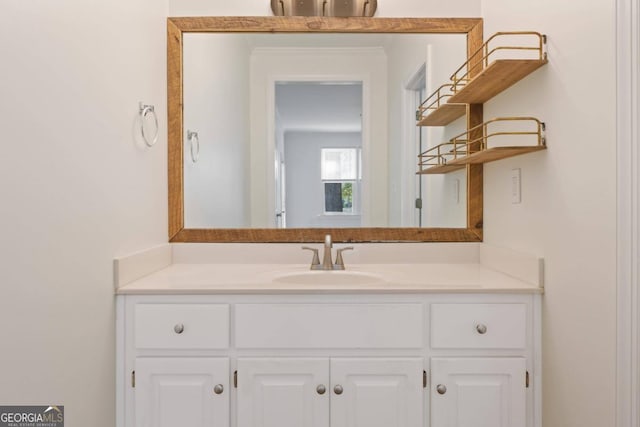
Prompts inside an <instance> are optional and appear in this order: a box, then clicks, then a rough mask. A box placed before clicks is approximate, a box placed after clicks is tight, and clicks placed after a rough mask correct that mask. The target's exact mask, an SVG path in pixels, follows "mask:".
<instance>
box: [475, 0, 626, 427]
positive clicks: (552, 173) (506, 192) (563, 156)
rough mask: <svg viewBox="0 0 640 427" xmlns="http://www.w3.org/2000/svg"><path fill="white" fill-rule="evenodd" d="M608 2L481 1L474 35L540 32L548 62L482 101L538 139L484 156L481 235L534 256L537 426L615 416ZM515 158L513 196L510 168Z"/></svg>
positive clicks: (584, 423)
mask: <svg viewBox="0 0 640 427" xmlns="http://www.w3.org/2000/svg"><path fill="white" fill-rule="evenodd" d="M614 12H615V2H613V1H609V0H590V1H586V2H558V1H555V0H539V1H536V2H531V1H524V0H483V2H482V13H483V17H484V18H485V37H487V36H489V35H491V34H492V33H493V32H496V31H508V30H536V31H541V32H544V33H546V34H548V35H549V61H550V62H549V64H548V65H546V66H545V67H544V68H542V69H540V70H538V71H537V72H536V73H535V74H533V75H531V76H529V77H528V78H527V79H526V80H523V81H522V82H520V83H518V84H517V85H516V86H514V87H513V88H511V89H509V90H508V91H507V92H504V93H503V94H501V95H500V96H498V97H497V98H495V99H494V100H493V101H491V102H490V103H488V104H487V105H486V106H485V118H492V117H496V116H500V115H533V116H537V117H539V118H540V119H542V120H544V121H545V122H546V123H547V140H548V150H547V151H545V152H540V153H535V154H529V155H526V156H522V157H514V158H511V159H507V160H503V161H500V162H496V163H492V164H489V165H487V166H485V176H484V194H485V199H484V200H485V201H484V207H485V211H484V212H485V213H484V229H485V241H486V242H488V243H490V244H495V245H500V246H506V247H510V248H514V249H519V250H524V251H527V252H533V253H537V254H539V255H541V256H543V257H544V258H545V270H546V275H545V276H546V277H545V282H546V283H545V289H546V291H545V296H544V303H543V313H542V316H543V317H542V318H543V382H544V388H543V407H544V425H545V426H562V427H603V426H613V425H615V412H614V411H615V396H616V388H615V380H616V369H615V362H616V240H615V239H616V229H615V227H616V225H615V224H616V211H615V209H616V196H615V195H616V157H615V156H616V152H615V138H616V130H615V109H616V103H615V90H616V86H615V83H616V82H615V56H614V55H615V33H614V30H615V26H614ZM513 168H521V169H522V203H521V204H517V205H513V204H511V200H510V172H511V169H513Z"/></svg>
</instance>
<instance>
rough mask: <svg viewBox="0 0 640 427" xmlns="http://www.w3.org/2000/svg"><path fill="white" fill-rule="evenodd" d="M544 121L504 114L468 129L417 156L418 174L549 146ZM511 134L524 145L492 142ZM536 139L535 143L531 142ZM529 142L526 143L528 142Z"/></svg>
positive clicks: (437, 172)
mask: <svg viewBox="0 0 640 427" xmlns="http://www.w3.org/2000/svg"><path fill="white" fill-rule="evenodd" d="M544 131H545V125H544V123H542V122H541V121H540V120H538V119H536V118H534V117H503V118H497V119H493V120H490V121H488V122H485V123H482V124H480V125H478V126H475V127H473V128H471V129H469V130H468V131H467V132H464V133H462V134H460V135H458V136H455V137H454V138H452V139H451V140H450V141H449V142H445V143H442V144H440V145H437V146H435V147H433V148H431V149H429V150H427V151H425V152H423V153H420V155H419V156H418V158H419V159H420V160H419V163H418V166H419V169H420V170H419V171H418V172H417V173H418V174H425V175H428V174H443V173H449V172H453V171H455V170H459V169H462V168H464V167H466V165H470V164H479V163H488V162H493V161H495V160H500V159H505V158H507V157H513V156H518V155H521V154H526V153H531V152H535V151H540V150H544V149H546V148H547V146H546V140H545V136H544ZM505 137H508V138H509V140H510V142H511V140H513V139H516V140H519V141H520V142H521V143H523V145H515V146H514V145H509V146H504V145H494V146H492V147H490V146H489V142H490V141H491V143H492V145H493V144H495V142H496V141H498V140H501V139H503V138H505ZM532 142H533V144H532ZM525 144H526V145H525Z"/></svg>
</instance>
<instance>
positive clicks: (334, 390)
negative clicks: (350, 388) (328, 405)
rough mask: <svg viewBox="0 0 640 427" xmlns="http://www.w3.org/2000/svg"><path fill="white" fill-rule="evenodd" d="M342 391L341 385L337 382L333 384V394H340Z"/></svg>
mask: <svg viewBox="0 0 640 427" xmlns="http://www.w3.org/2000/svg"><path fill="white" fill-rule="evenodd" d="M343 391H344V389H343V388H342V386H341V385H340V384H338V385H337V386H335V387H334V388H333V392H334V393H335V394H342V392H343Z"/></svg>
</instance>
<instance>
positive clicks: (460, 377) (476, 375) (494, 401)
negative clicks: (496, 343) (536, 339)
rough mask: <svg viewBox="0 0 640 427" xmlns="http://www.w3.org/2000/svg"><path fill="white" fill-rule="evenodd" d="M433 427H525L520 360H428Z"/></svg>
mask: <svg viewBox="0 0 640 427" xmlns="http://www.w3.org/2000/svg"><path fill="white" fill-rule="evenodd" d="M431 373H432V382H431V421H432V423H431V425H432V426H433V427H525V426H526V408H525V404H526V402H525V398H526V396H525V395H526V390H525V389H526V384H525V375H526V364H525V359H523V358H433V359H431Z"/></svg>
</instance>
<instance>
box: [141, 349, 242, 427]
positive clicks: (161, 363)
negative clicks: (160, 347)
mask: <svg viewBox="0 0 640 427" xmlns="http://www.w3.org/2000/svg"><path fill="white" fill-rule="evenodd" d="M135 386H136V387H135V401H136V407H135V412H136V427H176V426H185V427H186V426H188V427H205V426H206V427H229V391H230V389H229V359H225V358H195V357H193V358H138V359H136V385H135ZM220 386H222V387H220Z"/></svg>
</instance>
